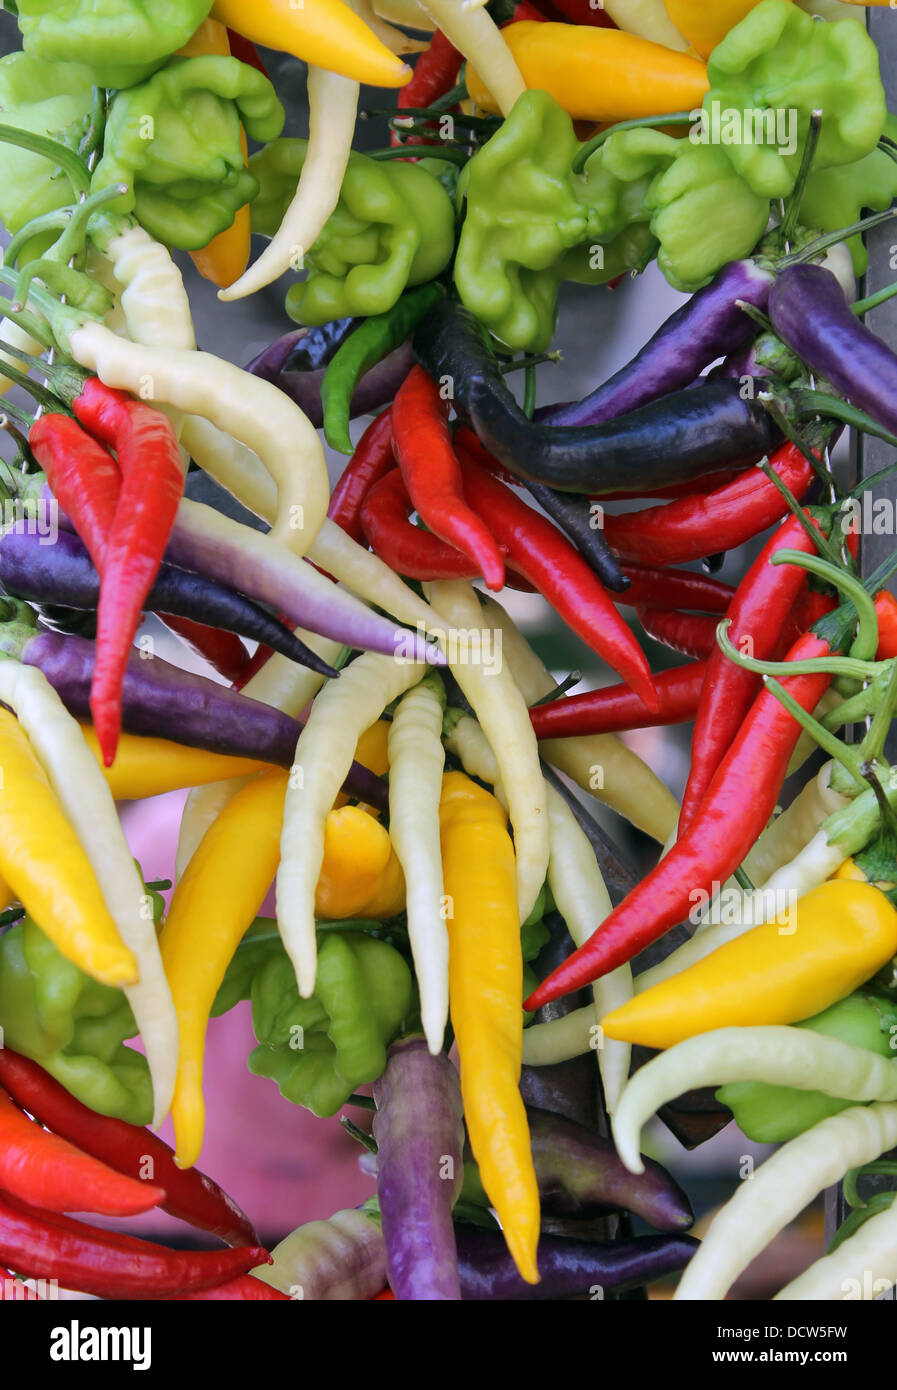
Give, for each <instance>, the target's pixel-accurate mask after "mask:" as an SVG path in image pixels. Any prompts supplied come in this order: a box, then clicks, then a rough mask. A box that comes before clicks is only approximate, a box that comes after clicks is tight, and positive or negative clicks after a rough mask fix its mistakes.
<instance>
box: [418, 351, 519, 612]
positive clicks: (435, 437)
mask: <svg viewBox="0 0 897 1390" xmlns="http://www.w3.org/2000/svg"><path fill="white" fill-rule="evenodd" d="M392 432H393V447H394V449H395V454H396V459H397V460H398V464H399V468H400V470H401V473H402V478H403V480H404V483H405V486H406V487H407V489H408V494H409V496H410V498H411V500H412V502H413V503H414V506H415V508H416V510H417V511H418V513H419V514H420V516H421V518H422V519H423V521H424V522H426V524H427V525H428V526H429V528H430V529H431V530H432V531H434V532H435V533H436V535H437V536H438V537H439V538H440V540H443V541H446V542H447V543H448V544H449V545H454V546H455V547H456V548H457V549H459V550H461V551H462V552H463V553H464V554H465V555H467V556H468V557H469V558H470V559H471V560H473V561H474V562H475V563H476V564H477V565H478V567H479V570H480V572H481V573H482V574H483V576H484V578H485V580H486V583H487V585H488V586H489V588H491V589H500V588H501V587H502V585H503V584H504V563H503V560H502V556H501V552H500V551H499V549H498V546H497V545H496V543H495V541H494V540H493V538H492V535H491V533H490V531H489V530H488V529H487V527H486V525H485V524H484V523H483V522H482V521H481V520H480V519H479V517H478V516H477V515H476V514H475V513H474V512H473V510H472V509H471V508H470V507H468V506H467V504H466V503H465V499H464V492H463V484H462V480H461V468H460V465H459V460H458V458H457V456H456V454H455V451H454V449H453V448H452V442H451V436H450V434H449V430H448V404H447V402H445V401H443V399H442V397H441V395H440V392H439V388H438V386H437V385H436V383H435V381H433V380H432V379H431V378H430V377H428V376H427V374H426V373H425V372H424V371H423V370H422V369H421V368H420V367H413V368H412V370H411V373H410V375H409V377H408V379H407V380H406V382H405V383H404V385H403V386H402V387H401V388H400V390H399V393H398V395H397V396H396V399H395V402H394V404H393V408H392Z"/></svg>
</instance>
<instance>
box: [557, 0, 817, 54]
mask: <svg viewBox="0 0 897 1390" xmlns="http://www.w3.org/2000/svg"><path fill="white" fill-rule="evenodd" d="M573 2H574V3H578V0H573ZM823 2H824V0H823ZM604 8H605V10H606V12H607V14H608V15H609V16H610V18H611V19H612V20H613V21H614V23H615V24H616V26H617V28H618V29H625V30H626V32H627V34H638V35H640V36H641V37H642V38H645V39H651V40H652V42H653V43H662V44H663V45H664V47H665V48H675V49H678V50H679V51H680V52H684V50H685V48H686V47H687V44H686V41H685V39H684V38H683V37H682V35H681V34H680V33H679V31H678V29H676V28H675V26H674V25H673V22H672V20H671V19H670V17H669V15H668V14H667V12H666V6H665V5H664V3H663V0H606V4H605V6H604Z"/></svg>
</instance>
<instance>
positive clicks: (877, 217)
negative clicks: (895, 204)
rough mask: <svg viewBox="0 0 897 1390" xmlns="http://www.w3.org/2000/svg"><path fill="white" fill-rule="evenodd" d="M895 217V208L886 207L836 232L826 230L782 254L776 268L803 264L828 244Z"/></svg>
mask: <svg viewBox="0 0 897 1390" xmlns="http://www.w3.org/2000/svg"><path fill="white" fill-rule="evenodd" d="M895 217H897V208H888V210H887V211H886V212H876V213H873V214H872V216H871V217H864V218H862V219H861V220H860V221H859V222H854V223H853V225H852V226H850V227H842V228H840V230H839V231H837V232H827V233H826V234H825V236H821V237H817V238H816V240H815V241H811V242H809V244H808V245H807V246H804V247H803V248H802V249H801V250H800V251H794V252H793V253H792V254H791V255H790V256H784V257H783V258H782V260H780V261H779V262H778V264H777V266H776V269H777V270H785V269H787V267H788V266H790V265H803V264H804V262H805V261H812V260H815V259H816V257H817V256H821V255H822V254H823V252H825V251H827V250H828V249H829V247H830V246H837V245H838V243H839V242H841V241H847V239H848V238H849V237H852V236H857V234H862V233H863V232H866V231H869V230H870V228H872V227H879V226H881V224H882V222H890V221H891V220H892V219H893V218H895Z"/></svg>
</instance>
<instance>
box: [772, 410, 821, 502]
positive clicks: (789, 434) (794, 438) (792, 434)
mask: <svg viewBox="0 0 897 1390" xmlns="http://www.w3.org/2000/svg"><path fill="white" fill-rule="evenodd" d="M758 400H759V402H760V404H761V405H762V406H763V408H764V410H765V411H766V413H767V414H768V415H769V417H770V419H771V420H774V421H775V423H776V424H777V425H778V427H779V429H780V430H781V431H782V434H783V435H784V436H785V438H786V439H787V440H788V441H789V442H790V443H791V444H793V445H794V447H795V449H799V450H800V452H801V453H802V454H803V456H804V458H805V459H806V460H807V463H808V464H809V465H810V467H811V468H812V470H813V472H814V473H815V474H816V477H817V478H818V479H819V481H820V482H822V483H824V484H825V486H826V487H828V488H830V487H831V485H832V475H831V473H830V472H829V470H828V468H827V467H826V465H825V461H824V460H823V459H820V458H818V457H817V455H816V453H815V452H814V451H813V449H811V448H810V446H809V444H807V442H806V440H805V439H804V438H803V436H802V435H801V434H800V432H799V431H798V430H796V429H795V428H794V425H793V424H792V423H791V421H790V420H789V419H788V416H787V415H786V414H785V412H784V410H783V409H782V407H781V404H780V403H779V401H778V400H777V399H776V397H775V396H774V395H773V394H772V392H771V391H761V392H760V395H759V396H758ZM779 481H780V482H781V479H780V480H779ZM783 487H784V484H782V486H781V487H779V491H780V492H782V488H783ZM782 495H783V496H785V493H783V494H782ZM788 495H791V494H788ZM795 500H796V499H795Z"/></svg>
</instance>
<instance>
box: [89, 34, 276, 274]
mask: <svg viewBox="0 0 897 1390" xmlns="http://www.w3.org/2000/svg"><path fill="white" fill-rule="evenodd" d="M283 122H284V110H283V107H282V106H281V104H280V102H279V101H278V99H277V95H276V93H275V91H274V88H273V87H272V85H271V83H270V82H269V81H268V79H267V77H265V76H263V74H262V73H260V72H258V71H256V69H255V68H252V67H249V66H248V64H246V63H241V62H238V61H237V59H236V58H219V57H212V56H205V57H200V58H174V59H172V61H171V62H170V63H169V64H168V66H167V67H165V68H163V69H162V71H161V72H157V73H156V74H155V76H154V77H151V78H150V79H149V81H148V82H145V83H144V84H143V85H142V86H139V87H134V88H132V89H131V90H130V91H127V92H119V93H118V94H117V95H116V96H115V98H114V99H113V101H112V105H111V108H110V111H109V119H108V121H107V123H106V140H105V147H104V148H105V152H104V155H103V158H102V159H101V160H100V162H99V164H98V165H97V167H96V170H95V172H94V176H93V181H92V184H91V187H92V188H93V189H94V190H96V189H100V188H108V187H109V186H110V185H112V184H116V183H122V184H128V185H129V190H130V191H129V192H128V194H126V195H124V196H123V197H121V198H118V199H116V200H115V202H114V203H112V204H111V207H112V209H113V210H114V211H116V212H120V213H129V212H133V213H134V215H135V216H136V218H137V220H138V221H139V222H140V223H141V224H142V225H143V226H144V227H145V228H146V230H147V231H148V232H149V233H150V235H151V236H154V237H155V238H156V239H157V240H158V241H161V242H164V243H165V245H167V246H176V247H179V248H180V249H181V250H183V251H198V250H201V249H202V248H203V247H204V246H207V245H208V244H209V242H210V241H212V240H213V238H214V237H216V236H217V235H218V233H219V232H223V231H224V230H225V229H226V228H227V227H229V226H230V225H231V223H232V222H233V220H234V217H235V215H236V213H237V211H238V209H239V208H241V207H243V206H244V204H245V203H248V202H250V201H251V199H252V198H254V197H255V195H256V193H257V191H258V183H257V181H256V179H255V178H254V177H253V175H252V174H251V173H250V172H249V171H248V169H247V168H246V165H245V161H244V157H243V148H242V143H241V134H240V127H241V124H242V126H243V127H244V128H245V131H246V134H247V135H248V136H250V138H251V139H253V140H262V141H264V140H275V139H276V138H277V136H278V135H279V134H280V132H281V130H282V129H283Z"/></svg>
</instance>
